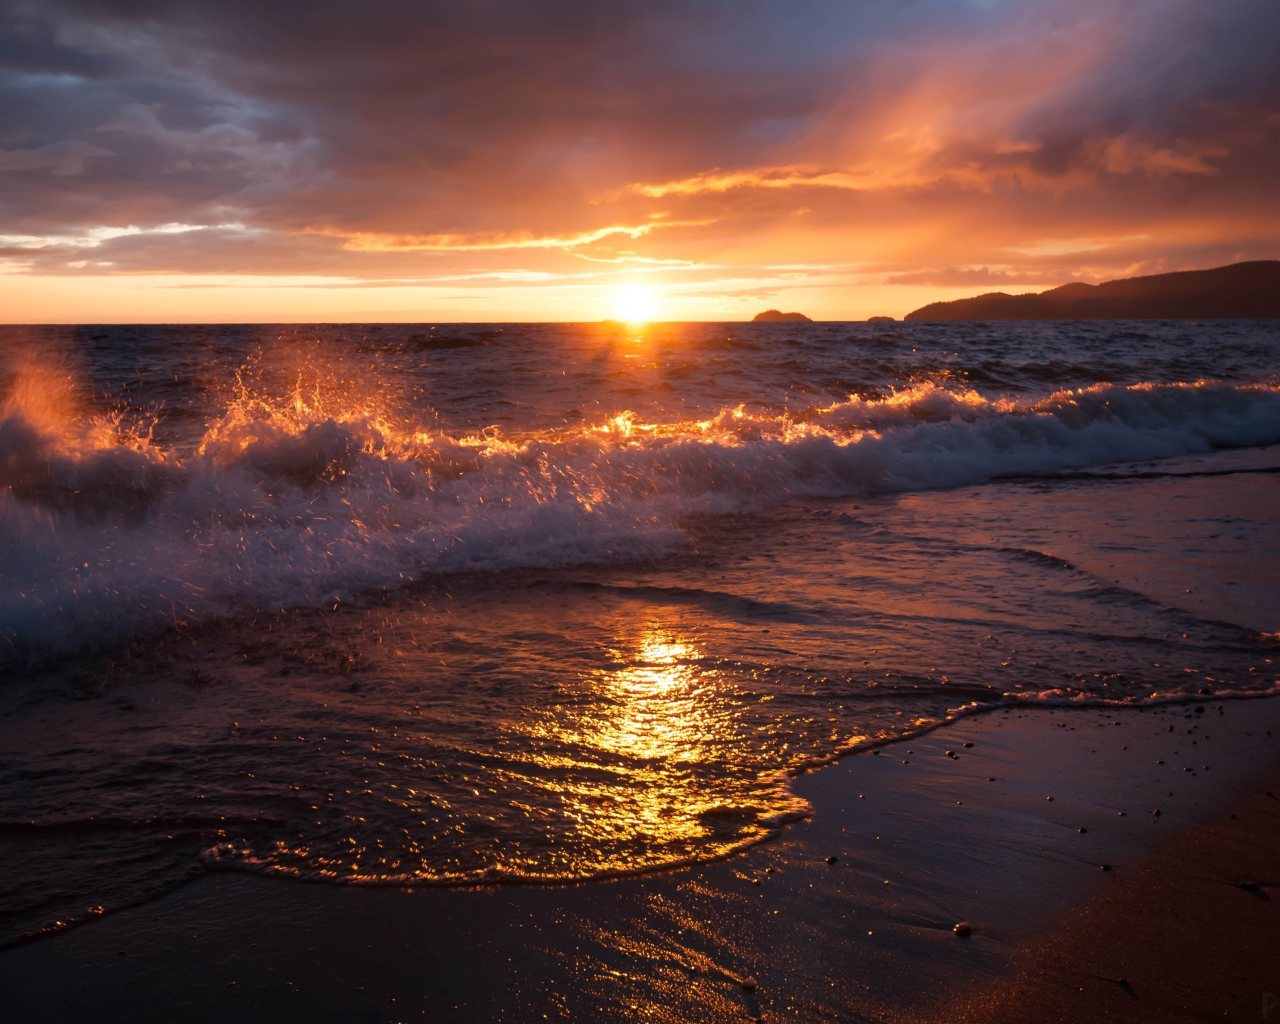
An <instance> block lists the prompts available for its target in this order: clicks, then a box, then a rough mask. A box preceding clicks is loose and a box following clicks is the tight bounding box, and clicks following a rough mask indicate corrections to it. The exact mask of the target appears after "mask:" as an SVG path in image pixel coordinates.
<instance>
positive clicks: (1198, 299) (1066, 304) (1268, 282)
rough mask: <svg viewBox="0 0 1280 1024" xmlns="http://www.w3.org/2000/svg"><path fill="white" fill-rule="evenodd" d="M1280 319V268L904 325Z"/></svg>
mask: <svg viewBox="0 0 1280 1024" xmlns="http://www.w3.org/2000/svg"><path fill="white" fill-rule="evenodd" d="M1273 318H1275V319H1280V260H1250V261H1247V262H1244V263H1231V264H1228V265H1227V266H1223V267H1214V268H1212V269H1209V270H1179V271H1174V272H1172V273H1167V274H1150V275H1146V276H1143V277H1128V278H1120V279H1118V280H1115V281H1106V282H1103V283H1102V284H1084V283H1083V282H1080V281H1075V282H1072V283H1071V284H1065V285H1061V286H1059V287H1057V288H1051V289H1049V290H1048V291H1044V292H1038V293H1036V292H1032V293H1028V294H1025V295H1009V294H1007V293H1005V292H988V293H986V294H985V295H976V296H974V297H973V298H968V299H953V300H951V301H950V302H931V303H929V304H928V305H927V306H921V307H920V308H919V309H917V310H915V311H913V312H911V313H908V314H907V315H906V316H905V317H904V318H903V319H905V320H1257V319H1273Z"/></svg>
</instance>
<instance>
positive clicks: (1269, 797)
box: [945, 774, 1280, 1024]
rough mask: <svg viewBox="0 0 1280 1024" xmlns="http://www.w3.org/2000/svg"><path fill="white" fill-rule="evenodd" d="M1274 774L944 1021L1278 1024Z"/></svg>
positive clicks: (1062, 926) (1279, 859)
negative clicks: (1268, 1023)
mask: <svg viewBox="0 0 1280 1024" xmlns="http://www.w3.org/2000/svg"><path fill="white" fill-rule="evenodd" d="M1277 900H1280V774H1277V775H1274V776H1272V777H1271V779H1270V781H1269V782H1264V783H1263V784H1262V785H1260V786H1258V787H1255V788H1253V789H1251V790H1250V791H1249V792H1248V793H1246V794H1245V795H1244V796H1242V797H1241V798H1240V799H1238V800H1237V801H1236V802H1235V803H1234V804H1231V805H1230V807H1229V809H1224V810H1223V811H1222V812H1221V813H1220V814H1218V815H1216V816H1215V817H1214V818H1213V819H1212V820H1211V821H1209V822H1207V823H1205V824H1203V825H1201V826H1200V827H1198V828H1196V829H1193V830H1192V831H1190V832H1186V833H1181V834H1178V835H1175V836H1174V837H1173V838H1172V839H1170V840H1169V841H1167V842H1166V843H1165V844H1164V845H1163V846H1162V847H1161V848H1160V850H1159V851H1158V852H1157V853H1156V854H1155V855H1154V856H1152V857H1151V858H1149V859H1147V860H1144V861H1141V862H1140V863H1138V864H1136V865H1134V867H1133V868H1132V870H1131V871H1130V872H1128V877H1126V878H1125V879H1124V880H1123V881H1121V882H1120V883H1119V884H1118V885H1116V886H1115V887H1114V888H1112V889H1111V890H1110V891H1109V893H1108V894H1107V895H1105V896H1098V897H1095V898H1094V899H1092V900H1090V901H1088V902H1087V903H1086V904H1085V905H1084V906H1083V908H1082V909H1080V910H1079V911H1078V912H1072V913H1069V914H1067V915H1066V916H1065V918H1064V919H1063V920H1062V921H1060V922H1059V923H1058V924H1057V926H1056V930H1057V934H1056V935H1054V936H1053V937H1051V938H1048V939H1046V940H1044V941H1042V942H1039V943H1035V944H1031V945H1029V946H1028V947H1027V948H1026V949H1025V950H1024V951H1022V952H1021V954H1020V955H1019V956H1017V957H1016V958H1015V962H1016V963H1017V964H1018V967H1017V973H1016V975H1015V976H1014V977H1013V978H1012V979H1010V980H1008V981H1004V982H1002V983H1000V984H998V985H996V986H992V987H991V988H990V989H989V990H988V991H985V992H982V993H980V994H978V995H976V996H974V997H972V998H971V999H969V1000H967V1001H962V1002H961V1003H960V1004H959V1005H958V1006H956V1007H955V1008H954V1009H953V1010H951V1011H950V1012H947V1013H946V1014H945V1017H946V1019H948V1020H955V1021H972V1022H975V1024H976V1022H983V1024H1013V1022H1018V1021H1027V1022H1030V1021H1036V1022H1048V1021H1063V1022H1066V1021H1098V1020H1123V1021H1160V1022H1164V1024H1171V1022H1175V1021H1203V1020H1267V1019H1271V1020H1280V913H1278V912H1277V908H1276V901H1277Z"/></svg>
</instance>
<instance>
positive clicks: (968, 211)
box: [0, 0, 1280, 322]
mask: <svg viewBox="0 0 1280 1024" xmlns="http://www.w3.org/2000/svg"><path fill="white" fill-rule="evenodd" d="M0 90H3V96H2V97H0V209H2V210H3V217H2V219H0V319H3V320H4V321H6V322H44V321H60V322H112V321H340V320H356V321H362V320H363V321H373V320H413V321H423V320H426V321H430V320H598V319H601V318H603V317H609V316H613V315H615V311H616V310H617V308H618V296H619V294H629V295H631V296H633V297H634V296H635V295H636V294H641V295H644V296H648V297H649V299H651V301H652V315H654V316H655V317H657V318H660V319H666V320H718V319H728V320H736V319H747V318H750V317H751V316H752V315H754V314H755V313H757V312H759V311H760V310H762V309H766V308H769V307H780V308H782V309H785V310H792V309H796V310H801V311H803V312H805V313H808V314H809V315H810V316H813V317H814V318H816V319H862V318H865V317H866V316H869V315H874V314H891V315H894V316H901V315H903V314H904V313H906V312H908V311H910V310H911V309H914V308H916V307H918V306H920V305H923V304H924V303H926V302H929V301H933V300H935V299H939V298H955V297H958V296H961V295H971V294H976V293H979V292H984V291H994V290H1004V291H1028V290H1039V289H1043V288H1046V287H1051V286H1053V285H1057V284H1062V283H1065V282H1068V281H1071V280H1083V281H1090V282H1093V281H1099V280H1105V279H1108V278H1113V277H1122V276H1130V275H1133V274H1142V273H1157V272H1160V271H1162V270H1177V269H1186V268H1193V267H1208V266H1216V265H1219V264H1223V263H1229V262H1233V261H1236V260H1242V259H1259V258H1277V257H1280V187H1278V185H1280V173H1278V171H1277V169H1278V168H1280V5H1278V4H1277V3H1276V0H1214V2H1208V0H1198V2H1192V0H1044V2H1033V0H1023V2H1011V0H914V2H913V0H892V2H890V0H840V2H835V0H778V2H770V0H683V2H680V0H646V2H642V3H641V2H634V3H633V2H629V0H536V2H535V0H451V2H436V0H414V2H385V0H370V2H365V3H353V2H350V0H346V2H337V0H311V2H307V3H269V2H265V0H231V2H222V0H201V2H183V0H165V2H160V0H98V2H94V0H70V2H24V0H16V2H15V0H10V2H8V3H6V4H4V5H3V10H2V11H0ZM625 289H630V291H629V292H628V291H623V290H625ZM637 290H638V291H637Z"/></svg>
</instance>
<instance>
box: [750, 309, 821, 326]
mask: <svg viewBox="0 0 1280 1024" xmlns="http://www.w3.org/2000/svg"><path fill="white" fill-rule="evenodd" d="M751 319H752V323H774V322H782V321H785V322H796V321H805V322H807V323H812V322H813V321H812V320H811V319H810V318H809V317H807V316H805V315H804V314H803V313H782V312H779V311H778V310H776V309H766V310H765V311H764V312H763V313H757V314H756V315H755V316H754V317H752V318H751Z"/></svg>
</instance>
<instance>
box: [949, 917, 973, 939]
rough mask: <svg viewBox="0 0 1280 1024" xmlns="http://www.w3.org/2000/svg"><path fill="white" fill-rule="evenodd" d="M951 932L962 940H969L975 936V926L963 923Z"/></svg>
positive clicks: (966, 922)
mask: <svg viewBox="0 0 1280 1024" xmlns="http://www.w3.org/2000/svg"><path fill="white" fill-rule="evenodd" d="M951 930H952V931H953V932H955V933H956V934H957V935H959V936H960V938H962V939H967V938H968V937H969V936H970V935H972V934H973V925H971V924H970V923H969V922H968V921H961V922H960V923H959V924H957V925H956V926H955V927H954V928H952V929H951Z"/></svg>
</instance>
